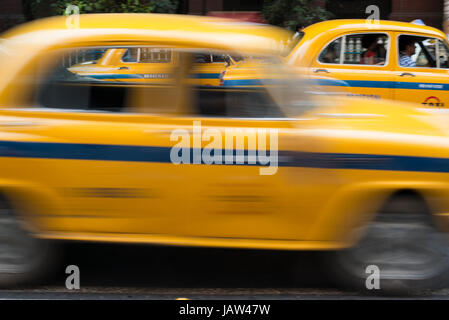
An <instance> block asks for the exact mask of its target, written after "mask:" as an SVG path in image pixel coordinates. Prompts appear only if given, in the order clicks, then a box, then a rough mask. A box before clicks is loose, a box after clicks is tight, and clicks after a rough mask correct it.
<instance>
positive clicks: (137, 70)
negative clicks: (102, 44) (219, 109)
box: [68, 47, 236, 86]
mask: <svg viewBox="0 0 449 320" xmlns="http://www.w3.org/2000/svg"><path fill="white" fill-rule="evenodd" d="M103 51H104V52H103ZM99 52H100V53H101V54H102V56H101V57H100V58H99V59H98V60H87V61H83V62H82V63H78V64H75V65H73V66H72V67H70V68H69V69H68V70H69V71H70V72H73V73H75V74H77V75H80V76H83V77H89V78H92V79H99V80H103V81H120V82H127V81H130V80H131V81H133V82H136V81H137V82H160V81H161V79H167V77H168V76H170V74H171V72H172V68H173V67H174V66H175V65H176V64H178V63H179V54H178V53H177V52H172V50H171V49H170V48H163V47H162V48H154V47H153V48H146V47H143V48H138V47H131V48H114V49H108V50H99ZM93 56H94V55H93ZM81 58H83V60H84V59H86V57H85V56H82V57H81ZM194 59H195V60H194V71H195V73H193V74H192V77H193V78H194V79H195V80H194V81H195V82H196V83H198V84H199V85H206V86H207V85H211V86H218V85H220V80H219V79H220V75H221V74H222V73H223V72H224V71H225V69H226V67H228V66H230V65H234V64H236V62H235V61H234V59H233V58H232V57H231V56H230V55H223V54H213V53H197V54H196V55H195V57H194ZM167 81H169V80H167Z"/></svg>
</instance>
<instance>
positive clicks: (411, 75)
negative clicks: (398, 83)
mask: <svg viewBox="0 0 449 320" xmlns="http://www.w3.org/2000/svg"><path fill="white" fill-rule="evenodd" d="M400 76H401V77H405V76H409V77H416V76H415V75H414V74H413V73H410V72H402V73H401V74H400Z"/></svg>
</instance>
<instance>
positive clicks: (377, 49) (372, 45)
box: [360, 34, 387, 65]
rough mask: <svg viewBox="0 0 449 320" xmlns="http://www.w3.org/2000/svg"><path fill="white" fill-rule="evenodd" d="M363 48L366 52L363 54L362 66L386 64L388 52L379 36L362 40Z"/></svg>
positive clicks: (373, 35) (371, 36)
mask: <svg viewBox="0 0 449 320" xmlns="http://www.w3.org/2000/svg"><path fill="white" fill-rule="evenodd" d="M379 42H380V43H379ZM362 46H363V48H366V50H365V51H364V52H363V53H362V58H361V61H360V62H361V64H368V65H383V64H384V63H385V58H386V53H387V50H386V49H385V45H384V44H383V42H382V41H381V40H380V39H379V35H376V34H368V35H365V36H364V37H363V38H362Z"/></svg>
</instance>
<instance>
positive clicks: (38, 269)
mask: <svg viewBox="0 0 449 320" xmlns="http://www.w3.org/2000/svg"><path fill="white" fill-rule="evenodd" d="M54 258H55V247H54V245H53V244H52V243H50V242H49V241H46V240H40V239H37V238H35V237H33V235H32V234H31V233H30V232H28V231H26V230H25V229H24V228H23V221H22V220H21V219H20V218H19V216H18V215H16V214H15V212H14V210H13V208H12V206H11V205H10V203H9V202H8V201H7V200H6V199H5V198H4V197H2V196H0V287H2V288H11V287H15V286H20V285H28V284H32V283H34V282H36V281H38V280H42V279H43V278H44V276H45V275H46V274H47V273H48V272H49V271H50V270H52V266H54V264H52V262H54Z"/></svg>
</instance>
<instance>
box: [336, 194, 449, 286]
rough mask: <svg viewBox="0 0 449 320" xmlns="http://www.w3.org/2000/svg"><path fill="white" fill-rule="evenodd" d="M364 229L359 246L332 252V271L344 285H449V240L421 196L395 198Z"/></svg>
mask: <svg viewBox="0 0 449 320" xmlns="http://www.w3.org/2000/svg"><path fill="white" fill-rule="evenodd" d="M361 231H362V232H363V234H364V236H363V237H362V239H361V240H360V241H359V243H358V244H357V245H356V246H354V247H352V248H349V249H346V250H341V251H338V252H334V253H332V254H331V257H332V262H333V264H332V266H333V268H332V270H331V272H332V273H333V275H334V277H336V280H338V281H340V283H343V284H344V285H346V286H350V287H352V288H358V289H363V290H369V291H370V292H374V293H375V292H378V293H393V294H396V293H399V294H407V293H410V294H412V293H414V292H415V291H416V290H425V289H437V288H440V287H444V286H446V285H447V284H448V271H449V255H448V248H449V246H448V240H447V237H446V235H445V234H443V233H441V232H439V231H438V230H437V229H436V228H435V226H434V224H433V221H432V217H431V215H430V214H429V213H428V210H427V206H426V204H425V202H424V201H423V200H422V199H420V198H419V197H417V196H410V195H407V196H396V197H394V198H393V199H391V200H390V201H388V203H387V204H386V205H385V206H384V208H383V209H382V210H381V212H380V213H379V214H378V215H377V218H376V219H375V220H374V221H373V222H372V223H370V224H369V225H368V226H366V227H365V228H364V230H361ZM370 266H371V267H370ZM375 273H378V275H379V277H378V279H379V281H378V287H377V288H376V287H375V286H376V284H375V280H374V278H373V277H370V275H373V276H374V277H376V275H375ZM369 277H370V278H369ZM369 283H370V284H369ZM376 289H377V290H376Z"/></svg>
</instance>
